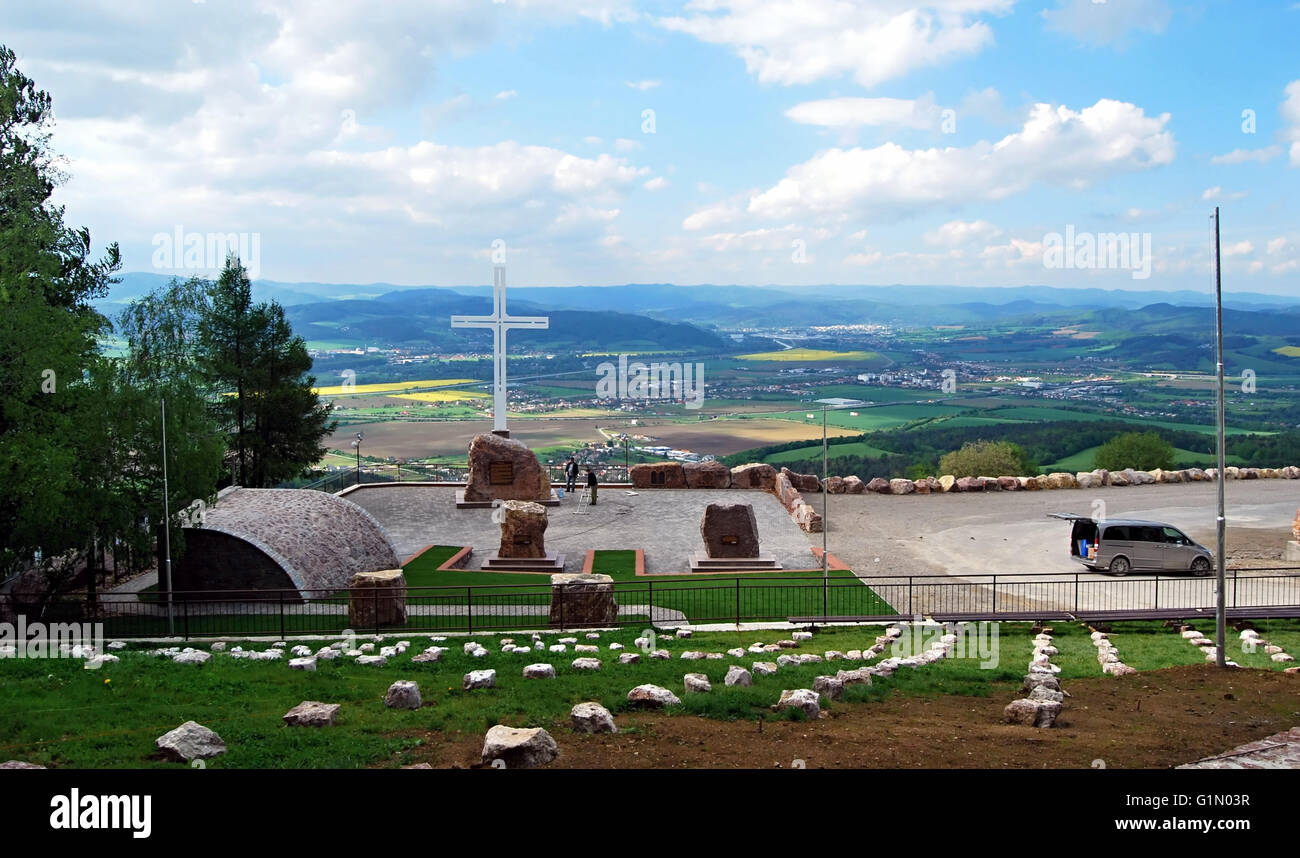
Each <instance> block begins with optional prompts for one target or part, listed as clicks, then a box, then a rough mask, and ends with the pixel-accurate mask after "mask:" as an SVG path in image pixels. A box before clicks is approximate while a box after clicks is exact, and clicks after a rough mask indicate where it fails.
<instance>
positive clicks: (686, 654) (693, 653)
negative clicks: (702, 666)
mask: <svg viewBox="0 0 1300 858" xmlns="http://www.w3.org/2000/svg"><path fill="white" fill-rule="evenodd" d="M681 658H683V659H685V660H686V661H698V660H699V659H702V658H704V653H702V652H699V651H697V650H691V649H688V650H684V651H683V652H682V654H681Z"/></svg>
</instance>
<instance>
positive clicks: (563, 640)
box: [556, 638, 578, 644]
mask: <svg viewBox="0 0 1300 858" xmlns="http://www.w3.org/2000/svg"><path fill="white" fill-rule="evenodd" d="M556 640H558V641H559V642H560V643H562V644H576V643H577V642H578V639H577V638H556Z"/></svg>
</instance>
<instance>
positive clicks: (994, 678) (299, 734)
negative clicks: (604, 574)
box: [0, 626, 1028, 769]
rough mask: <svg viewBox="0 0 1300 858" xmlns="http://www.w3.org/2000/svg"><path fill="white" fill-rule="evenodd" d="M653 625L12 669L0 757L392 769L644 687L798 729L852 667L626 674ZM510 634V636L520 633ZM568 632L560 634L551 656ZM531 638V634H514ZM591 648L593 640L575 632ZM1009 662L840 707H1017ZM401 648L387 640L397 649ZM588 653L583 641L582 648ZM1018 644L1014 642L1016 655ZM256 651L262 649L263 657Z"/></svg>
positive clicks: (721, 713)
mask: <svg viewBox="0 0 1300 858" xmlns="http://www.w3.org/2000/svg"><path fill="white" fill-rule="evenodd" d="M640 634H642V630H641V629H629V630H626V631H622V632H617V633H602V634H601V637H600V640H599V641H593V643H596V644H597V645H598V646H599V647H600V649H601V652H600V654H599V656H598V657H599V658H600V659H601V661H602V662H603V665H604V667H603V669H602V670H600V671H599V672H591V671H579V670H574V669H573V668H572V667H571V666H570V663H571V662H572V660H573V658H574V654H573V651H572V647H570V648H569V651H567V652H565V653H551V652H547V651H545V650H543V651H540V652H539V651H534V652H532V653H529V654H526V655H513V654H509V655H508V654H505V653H501V652H500V651H499V649H500V647H499V645H498V639H499V638H500V637H502V635H493V636H491V637H490V638H488V639H487V640H486V641H485V644H486V645H487V647H488V649H489V652H490V654H489V655H488V656H486V657H484V658H479V659H475V658H471V657H470V656H467V655H465V654H464V653H463V652H462V650H461V647H460V639H457V638H452V639H451V640H450V641H449V642H448V643H446V644H444V645H445V646H447V647H448V651H447V652H446V654H445V655H444V656H443V659H442V661H440V662H439V663H437V664H413V663H412V662H411V660H410V659H411V657H413V656H414V655H416V654H418V653H419V652H420V651H421V649H422V648H423V647H425V646H428V645H429V641H428V640H427V638H417V637H415V636H410V637H408V639H409V640H410V641H411V643H412V644H413V646H412V648H411V649H410V650H408V651H407V652H406V653H405V654H404V655H403V656H400V657H398V658H396V659H392V660H390V663H389V665H388V666H387V667H384V668H375V667H369V666H361V665H357V664H355V663H353V662H352V661H351V660H348V659H338V660H335V661H328V662H327V661H322V662H320V663H319V665H318V668H317V670H316V671H315V672H314V673H307V672H302V671H295V670H290V669H289V668H288V666H287V665H286V663H285V662H284V661H276V662H248V661H241V660H234V659H231V658H229V657H228V656H216V657H215V658H214V660H213V661H212V662H210V663H208V664H207V665H204V666H201V667H196V666H191V665H177V664H172V663H170V662H167V661H164V660H162V659H156V658H151V657H148V656H144V655H142V654H138V653H132V652H128V653H126V654H124V655H123V657H122V661H121V662H120V663H118V664H115V665H109V666H106V667H105V668H103V669H101V670H98V671H91V670H84V669H82V667H81V662H80V661H74V660H72V659H55V660H26V659H5V660H4V661H0V746H3V747H4V748H5V755H6V759H9V758H13V759H21V760H30V761H32V762H35V763H38V764H42V765H47V766H54V767H58V768H146V767H148V768H172V769H178V768H182V767H183V765H181V764H176V763H167V762H163V761H161V760H158V759H156V758H155V757H154V739H155V738H157V737H158V736H160V735H162V734H163V733H164V732H166V731H168V730H170V729H172V728H174V727H176V726H178V725H179V724H181V723H182V722H184V721H187V720H194V721H198V722H199V723H201V724H203V725H205V726H207V727H210V728H211V729H213V730H215V731H217V733H218V734H220V735H221V737H222V739H223V740H224V741H225V742H226V744H227V746H228V747H229V749H230V750H229V751H228V753H226V754H224V755H222V756H220V757H217V758H215V759H212V760H208V761H207V768H210V769H218V768H360V767H395V766H399V765H402V764H403V763H406V762H408V761H409V759H410V757H409V755H408V752H410V751H412V750H414V749H415V748H417V747H418V746H419V745H420V744H421V743H422V742H424V741H426V738H425V734H427V733H428V732H429V731H434V732H435V736H433V737H431V738H432V740H433V741H437V740H438V737H437V735H436V734H437V733H441V734H443V735H446V734H449V733H452V732H453V731H465V732H469V733H473V734H476V735H478V734H481V733H483V732H484V731H486V730H487V728H488V727H490V726H492V725H494V724H500V723H504V724H511V725H518V726H545V727H547V728H548V729H549V730H550V731H551V732H552V733H553V735H555V737H556V739H557V741H558V742H559V743H560V745H561V747H563V745H564V742H565V737H566V736H567V735H569V731H570V730H571V727H569V726H568V717H567V716H568V711H569V709H570V708H571V707H572V706H573V704H575V703H578V702H581V701H584V700H594V701H599V702H600V703H602V704H603V705H605V706H606V707H608V708H609V709H610V710H611V711H612V712H614V713H615V717H618V716H619V715H620V713H623V712H626V711H627V709H628V704H627V700H626V696H627V692H628V690H630V689H631V688H633V687H634V686H636V685H640V684H644V683H654V684H657V685H662V686H663V687H665V688H668V689H670V690H672V691H673V692H674V693H676V694H677V695H678V696H679V697H681V698H682V704H681V705H680V706H678V707H673V708H672V709H670V710H669V711H670V713H676V714H680V715H683V716H704V717H710V718H718V719H725V720H734V719H754V720H760V719H766V720H771V719H776V718H784V719H794V720H798V719H799V718H801V717H802V715H800V714H798V713H794V712H786V713H781V714H776V713H773V712H772V711H771V710H770V708H769V707H770V706H771V704H773V703H775V702H776V700H777V698H778V697H779V696H780V694H781V690H782V689H784V688H811V687H812V683H813V678H814V677H816V676H818V675H821V674H825V673H831V674H834V673H835V670H836V669H839V668H840V667H845V668H849V667H853V666H854V663H851V662H841V663H830V664H827V663H821V664H808V665H801V666H793V667H787V668H782V670H781V673H780V674H779V675H777V676H773V677H767V678H764V677H756V678H755V680H754V684H753V686H752V687H740V686H736V687H730V688H729V687H726V686H725V685H724V683H723V677H724V675H725V673H726V671H727V668H728V666H729V665H731V664H741V665H744V666H745V667H749V666H750V665H751V664H752V663H753V662H754V661H775V659H776V655H775V654H764V655H761V656H758V655H753V654H750V653H748V652H747V653H746V654H745V656H744V657H743V658H734V659H733V658H727V659H724V660H720V661H705V660H700V661H683V660H681V659H680V658H678V657H677V656H679V655H680V653H681V652H683V651H685V650H687V649H691V650H702V651H713V652H721V651H724V650H726V649H729V648H732V647H746V646H748V645H749V644H751V643H753V642H755V641H760V640H761V641H764V642H767V643H771V642H774V641H775V640H777V639H778V638H779V637H783V636H784V635H785V633H782V632H771V631H767V632H744V633H710V634H705V633H699V634H697V635H695V636H694V637H693V638H692V639H690V640H686V641H671V640H664V639H662V638H659V639H658V640H656V645H657V646H659V647H662V648H666V649H669V650H670V651H671V652H672V654H673V658H672V659H670V660H658V659H650V658H648V657H646V656H644V655H643V656H642V661H641V663H640V664H629V665H620V664H618V659H617V655H616V653H612V652H610V651H609V649H608V645H609V643H610V642H613V641H617V642H619V643H622V644H623V646H624V647H626V648H627V649H628V650H633V643H632V641H633V638H635V637H637V636H638V635H640ZM877 634H879V627H874V626H872V627H859V628H852V629H833V630H829V629H828V630H826V631H824V632H820V633H818V635H817V637H816V638H815V640H814V641H812V642H810V643H808V644H804V645H803V647H802V648H801V651H804V652H816V653H818V654H820V653H822V652H824V651H825V650H829V649H837V650H841V651H847V650H849V649H864V648H866V647H868V646H870V645H871V643H872V642H873V640H874V638H875V636H876V635H877ZM507 636H509V635H507ZM560 636H561V635H560V634H559V633H547V634H546V635H544V641H545V643H546V644H547V645H550V644H552V643H554V642H555V640H556V638H557V637H560ZM514 637H516V638H521V637H522V638H523V639H526V638H527V636H520V635H514ZM577 637H578V638H579V639H580V640H582V635H580V634H579V635H577ZM1020 637H1021V638H1022V639H1023V640H1022V641H1021V643H1023V644H1024V645H1023V646H1020V645H1017V646H1015V647H1014V650H1013V651H1015V653H1016V657H1015V658H1014V659H1007V660H1004V662H1003V664H1002V666H1000V667H997V668H993V669H990V670H984V669H981V668H980V666H979V662H978V661H977V660H976V659H971V658H968V659H952V660H948V661H944V662H940V663H938V664H933V665H928V666H926V667H924V668H921V669H919V670H915V671H912V670H906V669H904V670H902V671H900V672H899V673H898V674H896V675H895V676H894V677H893V678H891V679H877V680H876V681H875V683H874V684H873V685H872V686H869V687H868V686H864V685H854V686H850V687H849V688H848V689H847V690H846V694H845V700H844V701H843V702H840V703H835V704H832V705H833V706H836V707H838V706H855V705H870V704H871V703H872V702H875V701H879V700H883V699H885V698H887V697H889V696H890V695H892V694H896V693H902V694H918V695H930V696H934V695H938V694H966V695H972V696H980V697H987V696H989V695H1000V696H1006V697H1007V698H1008V699H1010V697H1011V694H1012V690H1013V686H1014V684H1015V683H1017V682H1018V680H1019V675H1020V674H1021V673H1023V665H1021V664H1020V663H1019V662H1020V661H1021V659H1020V658H1019V653H1018V650H1019V649H1025V650H1026V651H1028V643H1027V632H1021V633H1020ZM393 640H395V638H390V640H389V641H387V642H386V643H388V642H392V641H393ZM584 642H585V641H584ZM1005 645H1006V644H1005V643H1004V646H1005ZM256 648H259V649H260V648H264V647H263V646H259V647H256ZM534 662H546V663H549V664H552V665H554V667H555V671H556V674H557V677H556V679H554V680H525V679H524V678H523V676H522V670H523V666H524V665H526V664H531V663H534ZM483 668H493V669H496V670H497V687H496V688H494V689H484V690H476V691H464V690H462V677H463V676H464V674H465V673H466V672H468V671H470V670H476V669H483ZM687 672H695V673H704V674H706V675H708V676H709V678H710V680H711V681H712V683H713V691H712V692H710V693H708V694H694V695H686V694H684V693H683V689H682V675H683V674H685V673H687ZM396 679H412V680H415V681H417V682H418V683H419V684H420V692H421V696H422V698H423V701H424V707H423V708H421V709H419V710H416V711H405V710H392V709H388V708H386V707H385V706H384V705H383V702H382V701H383V696H384V692H385V690H386V689H387V688H388V686H389V685H390V684H391V683H392V682H393V681H394V680H396ZM303 700H321V701H325V702H330V703H339V704H341V705H342V710H341V711H340V715H339V720H338V724H337V725H336V726H334V727H331V728H328V729H321V730H313V729H305V728H290V727H286V726H284V724H283V723H282V721H281V716H282V715H283V714H284V713H285V712H287V711H288V710H289V709H290V708H292V707H293V706H295V705H297V704H298V703H299V702H301V701H303Z"/></svg>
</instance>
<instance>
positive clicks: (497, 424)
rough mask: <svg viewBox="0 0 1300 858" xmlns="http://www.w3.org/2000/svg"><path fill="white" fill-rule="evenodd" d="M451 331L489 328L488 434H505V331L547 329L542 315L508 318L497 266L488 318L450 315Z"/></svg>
mask: <svg viewBox="0 0 1300 858" xmlns="http://www.w3.org/2000/svg"><path fill="white" fill-rule="evenodd" d="M451 326H452V327H453V328H491V329H492V356H493V367H492V431H493V432H497V433H501V434H508V430H507V429H506V331H508V330H510V329H511V328H529V329H532V330H543V329H545V328H549V327H550V326H551V320H550V319H549V318H547V317H546V316H511V315H509V314H508V313H506V269H505V266H504V265H498V266H496V268H495V269H494V271H493V283H492V315H490V316H452V317H451Z"/></svg>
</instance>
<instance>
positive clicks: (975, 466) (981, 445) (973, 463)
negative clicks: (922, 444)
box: [939, 441, 1032, 477]
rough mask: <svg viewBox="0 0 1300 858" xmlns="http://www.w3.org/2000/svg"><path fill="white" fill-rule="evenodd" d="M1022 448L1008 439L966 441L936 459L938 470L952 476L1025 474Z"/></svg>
mask: <svg viewBox="0 0 1300 858" xmlns="http://www.w3.org/2000/svg"><path fill="white" fill-rule="evenodd" d="M1031 469H1032V466H1031V465H1030V463H1029V462H1028V461H1027V460H1026V459H1025V451H1024V450H1022V449H1020V445H1019V444H1013V443H1011V442H1010V441H968V442H966V443H965V444H962V445H961V449H959V450H953V451H952V452H951V453H945V454H944V455H943V457H942V458H940V459H939V473H941V474H952V475H953V476H954V477H1000V476H1004V475H1006V476H1018V475H1021V474H1027V473H1029V472H1030V471H1031Z"/></svg>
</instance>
